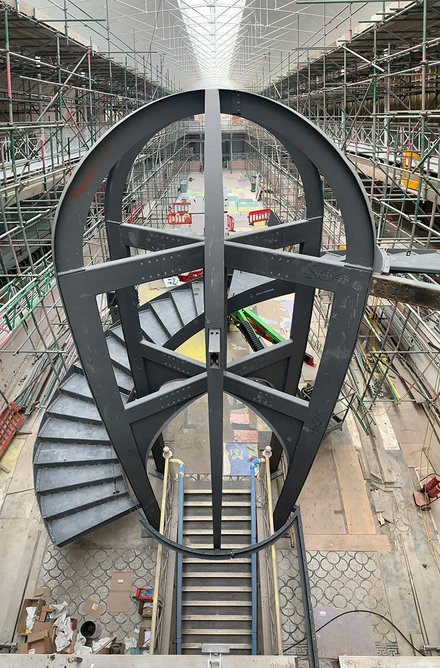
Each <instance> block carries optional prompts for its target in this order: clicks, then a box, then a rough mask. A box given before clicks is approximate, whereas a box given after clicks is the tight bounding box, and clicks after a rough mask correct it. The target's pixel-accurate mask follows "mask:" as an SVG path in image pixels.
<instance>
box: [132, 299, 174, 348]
mask: <svg viewBox="0 0 440 668" xmlns="http://www.w3.org/2000/svg"><path fill="white" fill-rule="evenodd" d="M139 320H140V323H141V328H142V331H143V332H144V334H145V336H146V337H147V339H148V340H149V341H152V342H153V343H158V344H159V345H163V344H164V343H165V342H166V341H168V338H169V337H168V334H167V333H166V331H165V330H164V328H163V327H162V326H161V324H160V323H159V321H158V319H157V317H156V316H155V315H154V313H153V312H152V311H151V310H150V307H149V305H148V308H147V309H146V310H145V311H139Z"/></svg>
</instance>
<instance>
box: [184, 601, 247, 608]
mask: <svg viewBox="0 0 440 668" xmlns="http://www.w3.org/2000/svg"><path fill="white" fill-rule="evenodd" d="M182 605H183V606H187V607H188V608H190V607H195V608H197V607H210V608H212V607H235V608H241V607H246V608H251V607H252V601H183V602H182Z"/></svg>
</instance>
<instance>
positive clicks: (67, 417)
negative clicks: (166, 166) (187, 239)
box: [33, 272, 285, 546]
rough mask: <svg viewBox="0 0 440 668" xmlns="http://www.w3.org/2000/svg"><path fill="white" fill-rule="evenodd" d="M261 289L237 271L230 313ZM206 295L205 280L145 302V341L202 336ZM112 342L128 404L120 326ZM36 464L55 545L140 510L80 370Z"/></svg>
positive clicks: (59, 399)
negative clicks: (204, 289)
mask: <svg viewBox="0 0 440 668" xmlns="http://www.w3.org/2000/svg"><path fill="white" fill-rule="evenodd" d="M262 286H264V280H262V279H261V278H259V279H258V280H257V277H255V276H253V275H250V274H246V273H243V272H237V273H236V275H235V276H233V279H232V282H231V285H230V290H229V293H230V298H229V301H228V304H229V310H230V312H231V313H232V312H233V311H234V310H236V307H238V306H239V305H243V304H244V303H257V302H258V301H259V296H258V294H257V293H258V292H261V288H262ZM284 286H285V284H283V283H282V282H279V283H278V284H276V285H275V286H274V285H272V286H271V287H270V288H269V286H266V288H265V291H264V295H263V296H264V297H266V295H267V292H266V290H270V294H271V295H273V296H276V295H278V294H283V288H284ZM203 296H204V295H203V281H193V282H191V283H185V284H183V285H181V286H179V287H177V288H174V289H172V290H170V291H169V292H166V293H164V294H162V295H159V296H158V297H156V298H155V299H153V300H151V301H150V302H148V303H146V304H145V305H143V306H142V307H141V308H140V309H139V319H140V322H141V326H142V331H143V335H144V337H145V340H146V341H149V342H151V343H154V344H157V345H161V346H167V347H170V348H175V347H178V346H179V345H181V344H182V343H184V342H185V341H186V340H187V339H189V338H190V337H191V336H193V335H194V334H195V333H197V332H198V331H200V329H201V328H202V327H203V317H204V311H203ZM249 300H251V301H249ZM260 301H261V296H260ZM237 305H238V306H237ZM106 342H107V346H108V350H109V355H110V358H111V360H112V366H113V370H114V373H115V377H116V380H117V383H118V388H119V391H120V395H121V400H122V401H123V402H124V404H125V403H126V402H127V401H128V399H129V397H130V394H131V393H132V391H133V378H132V374H131V370H130V364H129V360H128V356H127V351H126V347H125V341H124V335H123V331H122V326H121V325H120V324H115V325H113V326H112V327H110V328H109V330H108V331H107V336H106ZM33 466H34V481H35V491H36V495H37V500H38V504H39V507H40V510H41V515H42V517H43V519H44V522H45V525H46V528H47V531H48V533H49V536H50V539H51V540H52V542H53V543H55V544H57V545H60V546H61V545H65V544H67V543H69V542H71V541H73V540H75V539H76V538H79V537H80V536H82V535H84V534H85V533H87V532H89V531H91V530H93V529H94V528H96V527H99V526H102V525H103V524H106V523H108V522H112V521H114V520H117V519H119V518H120V517H123V516H124V515H126V514H128V513H130V512H133V511H134V510H136V509H137V508H138V507H139V506H138V504H137V502H136V501H135V500H134V498H133V496H132V495H131V494H130V490H129V487H128V486H127V483H126V481H125V478H124V474H123V470H122V467H121V464H120V462H119V459H118V457H117V455H116V452H115V450H114V448H113V447H112V444H111V441H110V438H109V435H108V433H107V431H106V428H105V425H104V423H103V421H102V419H101V416H100V414H99V412H98V409H97V408H96V405H95V401H94V399H93V396H92V393H91V390H90V387H89V384H88V382H87V379H86V377H85V376H84V373H83V371H82V369H81V367H80V366H79V365H74V366H73V367H72V368H71V369H70V370H69V372H68V373H67V374H66V376H65V377H64V379H63V381H62V382H61V384H60V386H59V388H58V390H57V391H56V392H55V394H54V396H53V398H52V400H51V401H50V403H49V405H48V407H47V409H46V412H45V415H44V418H43V420H42V423H41V425H40V429H39V432H38V436H37V440H36V443H35V448H34V458H33Z"/></svg>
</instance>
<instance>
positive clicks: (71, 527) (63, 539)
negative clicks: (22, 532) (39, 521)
mask: <svg viewBox="0 0 440 668" xmlns="http://www.w3.org/2000/svg"><path fill="white" fill-rule="evenodd" d="M136 507H137V506H136V505H135V503H134V502H133V500H132V499H131V498H130V497H129V496H128V495H124V496H119V497H116V498H115V499H112V500H111V501H106V502H105V503H101V504H99V505H95V506H92V507H91V508H87V509H86V510H80V511H79V512H77V513H73V514H71V515H67V516H65V517H61V518H59V519H55V520H52V521H50V522H47V526H48V530H49V534H50V537H51V539H52V541H53V542H54V543H56V544H57V545H60V546H62V545H65V544H66V543H68V542H70V541H71V540H73V539H74V538H78V537H79V536H82V535H83V534H84V533H87V532H88V531H90V530H91V529H93V528H94V527H96V526H98V525H99V526H101V525H103V524H106V523H107V522H110V521H112V520H115V519H119V518H120V517H123V516H124V515H127V513H130V512H132V511H133V510H134V509H135V508H136Z"/></svg>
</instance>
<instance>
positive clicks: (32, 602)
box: [15, 598, 46, 635]
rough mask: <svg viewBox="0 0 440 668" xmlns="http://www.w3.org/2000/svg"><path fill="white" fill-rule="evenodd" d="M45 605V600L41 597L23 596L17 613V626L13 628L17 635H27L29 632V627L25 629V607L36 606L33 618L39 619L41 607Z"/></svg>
mask: <svg viewBox="0 0 440 668" xmlns="http://www.w3.org/2000/svg"><path fill="white" fill-rule="evenodd" d="M45 605H46V601H45V600H44V599H43V598H25V599H24V601H23V603H22V606H21V610H20V614H19V615H18V621H17V626H16V629H15V631H16V633H18V634H19V635H27V634H28V633H29V629H26V618H27V612H26V608H36V612H35V620H36V621H37V620H38V619H39V616H40V612H41V609H42V608H43V606H45Z"/></svg>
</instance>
